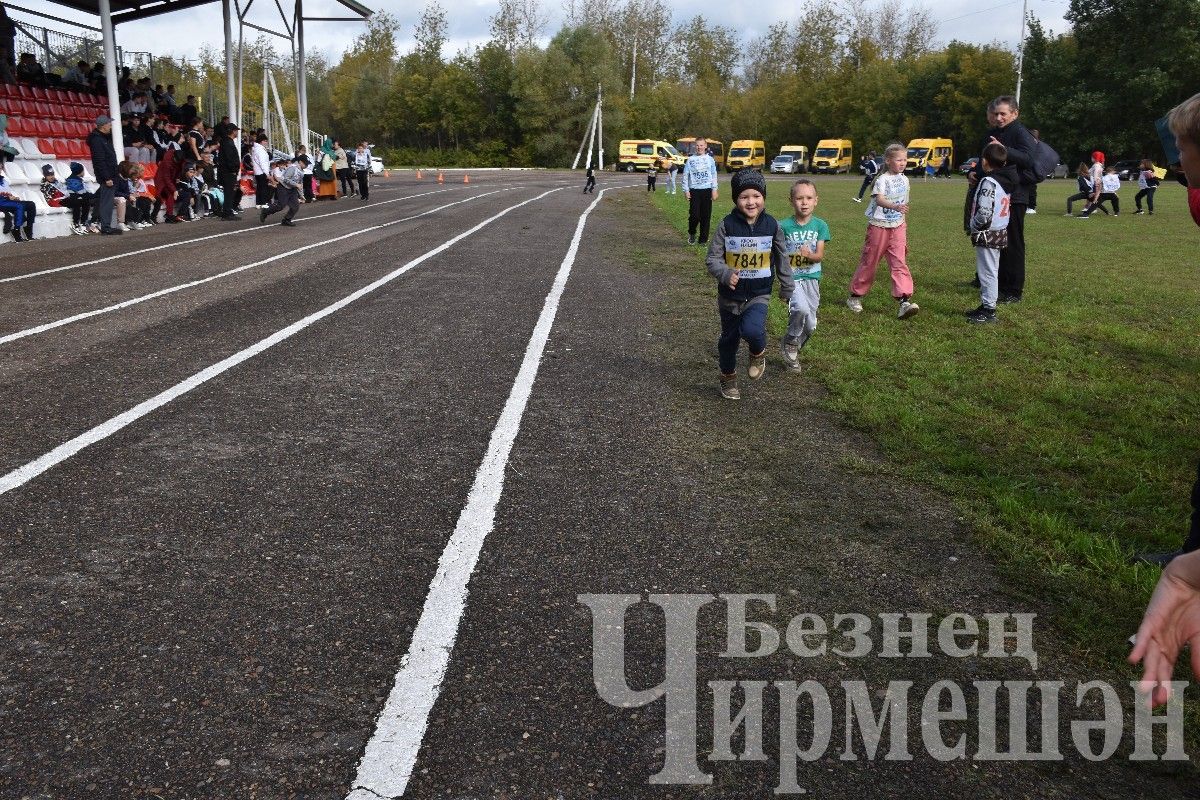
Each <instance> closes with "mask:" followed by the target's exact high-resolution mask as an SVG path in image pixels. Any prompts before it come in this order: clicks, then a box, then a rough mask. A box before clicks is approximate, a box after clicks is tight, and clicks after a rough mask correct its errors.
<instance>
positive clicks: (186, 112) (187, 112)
mask: <svg viewBox="0 0 1200 800" xmlns="http://www.w3.org/2000/svg"><path fill="white" fill-rule="evenodd" d="M199 113H200V112H199V111H198V110H197V109H196V96H195V95H193V94H189V95H188V96H187V100H184V101H183V105H181V106H180V107H179V111H178V112H177V113H176V114H175V119H177V120H179V121H180V122H182V123H183V124H184V125H187V126H188V127H191V126H192V125H193V124H194V123H195V121H196V115H197V114H199Z"/></svg>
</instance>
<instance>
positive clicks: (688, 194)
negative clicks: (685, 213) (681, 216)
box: [683, 192, 692, 200]
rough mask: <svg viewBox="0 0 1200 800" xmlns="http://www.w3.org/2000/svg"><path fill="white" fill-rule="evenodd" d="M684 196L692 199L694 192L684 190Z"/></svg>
mask: <svg viewBox="0 0 1200 800" xmlns="http://www.w3.org/2000/svg"><path fill="white" fill-rule="evenodd" d="M683 196H684V197H686V198H687V199H688V200H691V199H692V193H691V192H684V193H683Z"/></svg>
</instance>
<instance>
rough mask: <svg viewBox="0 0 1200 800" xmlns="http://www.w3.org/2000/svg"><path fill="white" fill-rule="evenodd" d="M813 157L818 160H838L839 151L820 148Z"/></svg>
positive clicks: (831, 148)
mask: <svg viewBox="0 0 1200 800" xmlns="http://www.w3.org/2000/svg"><path fill="white" fill-rule="evenodd" d="M813 155H815V156H817V157H818V158H837V157H838V151H837V148H836V147H818V148H817V152H815V153H813Z"/></svg>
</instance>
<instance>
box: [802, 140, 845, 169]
mask: <svg viewBox="0 0 1200 800" xmlns="http://www.w3.org/2000/svg"><path fill="white" fill-rule="evenodd" d="M853 163H854V142H852V141H850V140H849V139H822V140H821V141H819V142H817V149H816V150H813V157H812V171H813V172H832V173H834V174H836V173H839V172H849V171H850V165H851V164H853Z"/></svg>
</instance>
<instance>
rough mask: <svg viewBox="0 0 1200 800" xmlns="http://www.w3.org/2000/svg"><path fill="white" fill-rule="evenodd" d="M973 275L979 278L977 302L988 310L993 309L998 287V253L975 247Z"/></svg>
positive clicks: (994, 250) (997, 251) (992, 249)
mask: <svg viewBox="0 0 1200 800" xmlns="http://www.w3.org/2000/svg"><path fill="white" fill-rule="evenodd" d="M975 274H976V275H978V276H979V302H980V303H982V304H983V305H985V306H987V307H988V308H995V307H996V294H997V293H998V291H999V285H1000V251H999V250H996V249H994V248H991V247H976V248H975Z"/></svg>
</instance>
